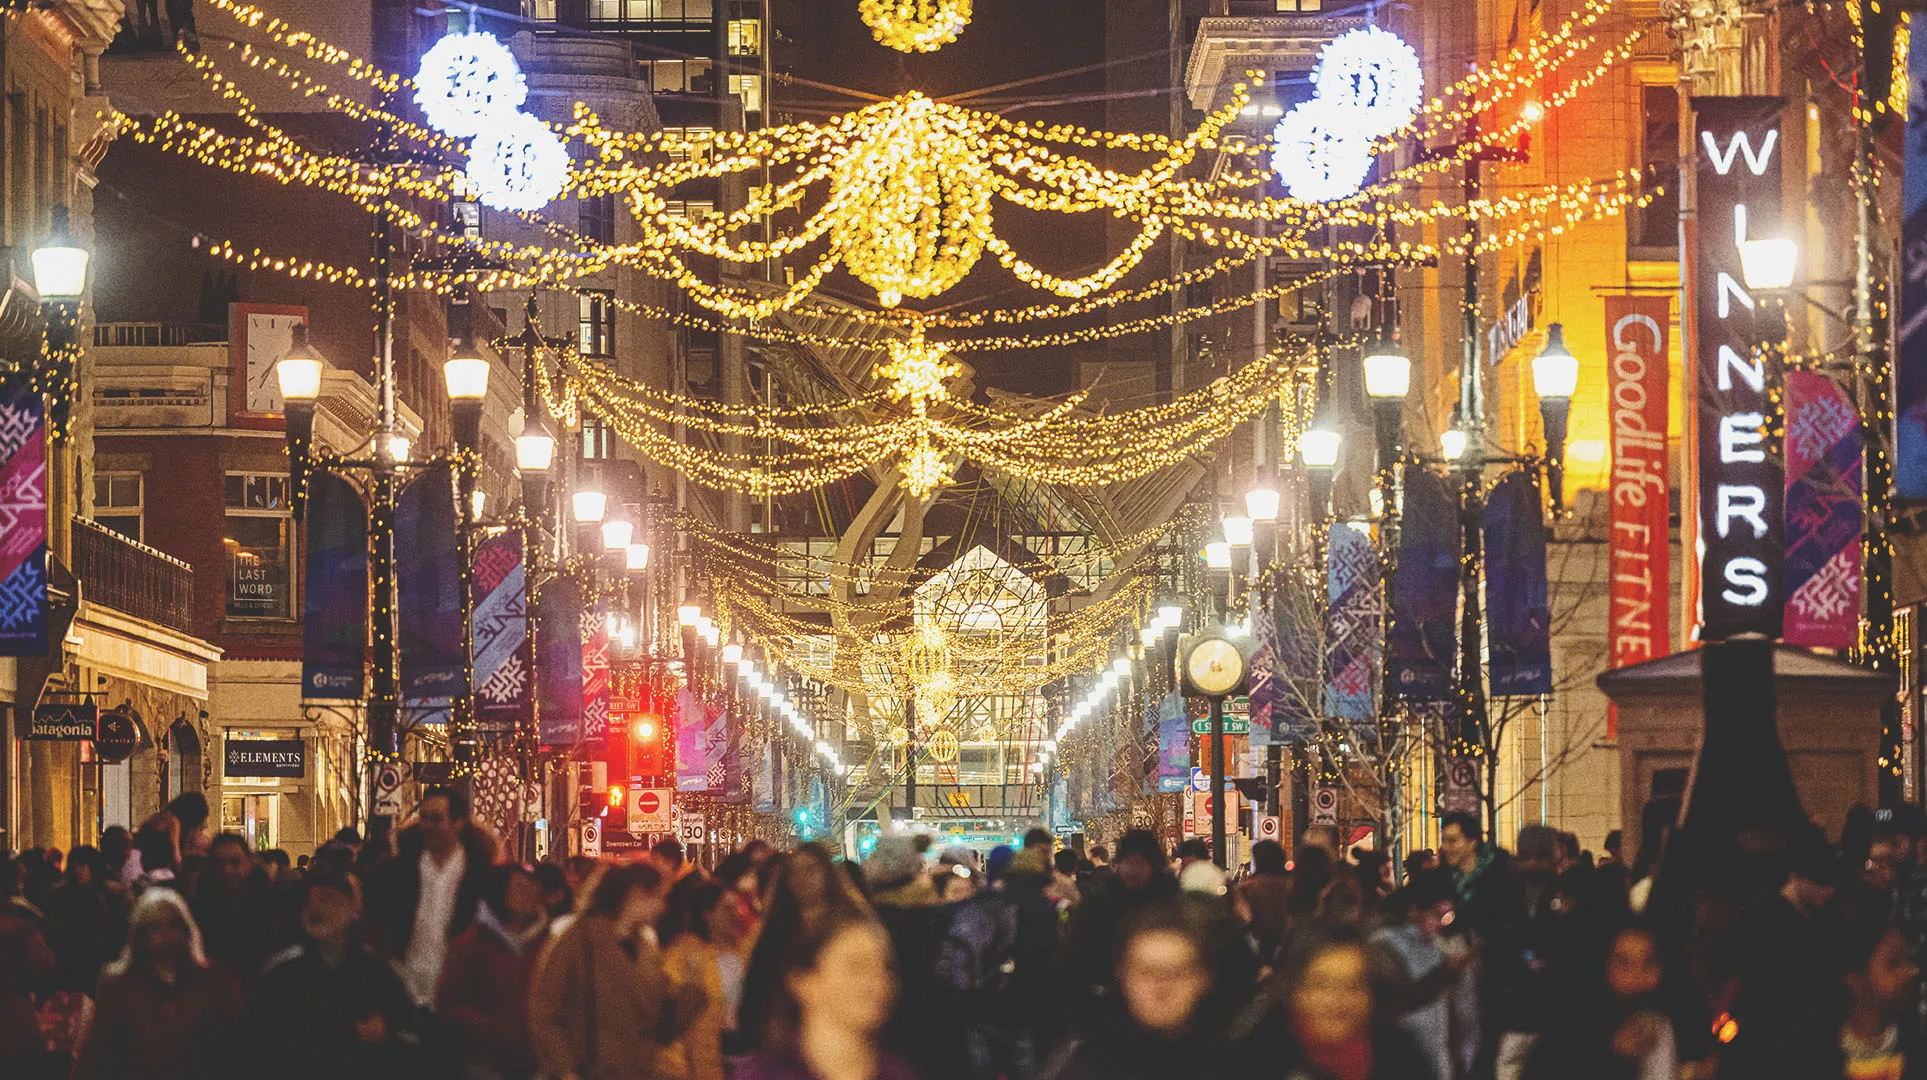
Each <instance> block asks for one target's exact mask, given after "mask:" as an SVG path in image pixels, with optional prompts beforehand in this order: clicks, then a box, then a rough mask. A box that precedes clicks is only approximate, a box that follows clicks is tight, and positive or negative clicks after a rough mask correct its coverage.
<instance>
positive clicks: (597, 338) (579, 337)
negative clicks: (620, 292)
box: [576, 289, 616, 358]
mask: <svg viewBox="0 0 1927 1080" xmlns="http://www.w3.org/2000/svg"><path fill="white" fill-rule="evenodd" d="M578 299H579V300H580V301H581V303H582V308H581V319H580V321H579V322H578V324H577V328H576V349H577V350H578V351H579V352H581V353H582V355H584V356H595V357H602V358H607V357H611V356H614V355H615V354H616V301H615V293H614V292H611V291H608V290H596V289H592V290H588V291H585V292H583V293H582V295H581V296H580V297H578Z"/></svg>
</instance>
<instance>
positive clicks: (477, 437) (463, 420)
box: [442, 344, 489, 451]
mask: <svg viewBox="0 0 1927 1080" xmlns="http://www.w3.org/2000/svg"><path fill="white" fill-rule="evenodd" d="M488 372H489V362H488V361H487V360H484V359H482V358H481V357H480V356H479V355H477V354H476V352H475V347H474V345H472V344H465V345H463V346H462V347H461V349H460V351H458V352H456V354H455V355H454V356H451V357H449V358H448V360H447V362H445V363H443V364H442V381H443V382H444V383H446V384H447V386H448V406H449V411H450V412H451V413H453V414H454V417H455V445H456V446H458V447H460V448H461V449H462V450H465V451H466V450H473V449H475V445H476V444H477V443H479V442H480V441H481V437H482V401H483V399H485V398H487V397H488Z"/></svg>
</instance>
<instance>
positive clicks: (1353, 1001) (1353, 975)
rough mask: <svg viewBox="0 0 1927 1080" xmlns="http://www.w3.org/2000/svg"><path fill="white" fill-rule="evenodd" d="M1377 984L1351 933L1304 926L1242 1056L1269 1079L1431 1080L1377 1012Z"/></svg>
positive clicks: (1407, 1043) (1421, 1059)
mask: <svg viewBox="0 0 1927 1080" xmlns="http://www.w3.org/2000/svg"><path fill="white" fill-rule="evenodd" d="M1380 984H1381V982H1380V978H1379V975H1378V972H1377V971H1375V970H1374V967H1373V959H1372V954H1371V952H1370V950H1368V949H1367V948H1366V944H1365V938H1364V936H1363V935H1362V934H1361V933H1360V931H1359V930H1358V929H1357V928H1356V927H1353V926H1345V925H1332V924H1326V923H1303V924H1301V925H1300V926H1298V927H1297V928H1296V929H1295V930H1294V931H1293V933H1292V936H1291V939H1290V941H1289V942H1287V944H1286V949H1285V953H1284V964H1283V967H1282V968H1281V969H1280V971H1279V973H1278V976H1277V977H1276V978H1275V979H1274V980H1273V981H1272V984H1271V986H1270V987H1269V988H1268V990H1267V991H1266V993H1265V994H1264V995H1263V996H1261V997H1260V999H1259V1005H1258V1008H1257V1012H1258V1019H1257V1022H1256V1024H1255V1025H1253V1026H1252V1027H1251V1029H1250V1030H1251V1034H1250V1036H1249V1037H1248V1038H1246V1039H1245V1040H1244V1043H1245V1046H1244V1049H1245V1051H1246V1052H1247V1053H1249V1054H1251V1055H1253V1056H1252V1057H1251V1061H1252V1062H1254V1063H1259V1062H1262V1063H1264V1067H1265V1069H1266V1070H1267V1071H1268V1073H1269V1074H1270V1075H1281V1076H1292V1077H1300V1078H1302V1080H1433V1067H1432V1063H1431V1062H1430V1061H1429V1060H1427V1059H1426V1058H1425V1056H1424V1055H1423V1054H1422V1053H1420V1052H1419V1048H1418V1045H1417V1044H1416V1043H1415V1042H1413V1041H1412V1037H1411V1036H1410V1035H1408V1034H1407V1033H1406V1032H1405V1031H1404V1030H1403V1029H1401V1028H1400V1027H1398V1025H1397V1017H1395V1016H1393V1015H1391V1010H1389V1009H1386V1008H1383V1007H1382V1001H1383V994H1381V992H1380V990H1379V986H1380ZM1241 1027H1242V1025H1241ZM1240 1033H1241V1034H1242V1031H1241V1032H1240ZM1281 1065H1282V1068H1280V1067H1279V1066H1281Z"/></svg>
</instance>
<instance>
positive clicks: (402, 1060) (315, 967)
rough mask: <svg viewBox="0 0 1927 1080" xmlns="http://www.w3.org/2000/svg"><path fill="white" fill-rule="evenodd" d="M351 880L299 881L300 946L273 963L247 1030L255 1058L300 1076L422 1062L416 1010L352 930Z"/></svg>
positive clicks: (358, 1077) (394, 1068) (325, 1076)
mask: <svg viewBox="0 0 1927 1080" xmlns="http://www.w3.org/2000/svg"><path fill="white" fill-rule="evenodd" d="M356 903H357V901H356V892H355V887H354V883H353V882H352V881H351V880H349V879H346V878H340V877H332V878H331V877H319V876H310V877H309V878H308V879H307V880H306V881H305V882H304V883H303V895H302V901H301V916H300V923H301V940H300V941H299V942H298V943H297V944H295V945H293V946H291V947H290V948H288V949H286V950H285V951H283V952H281V953H280V954H278V955H277V956H275V957H274V958H272V959H270V960H269V961H268V964H267V967H266V969H265V970H264V971H263V972H262V973H261V978H260V981H259V982H258V984H257V985H256V988H255V991H254V994H253V1001H252V1006H253V1007H252V1010H251V1014H250V1019H249V1025H248V1026H249V1030H250V1033H251V1034H252V1036H253V1037H254V1039H255V1040H256V1052H255V1055H254V1060H256V1061H272V1062H275V1063H276V1067H277V1069H279V1070H281V1074H282V1075H283V1076H289V1077H293V1078H296V1080H331V1078H335V1077H344V1076H346V1077H354V1078H355V1080H378V1078H387V1077H398V1076H402V1075H405V1074H406V1073H407V1072H408V1071H409V1070H410V1069H412V1068H414V1067H415V1066H416V1065H417V1064H418V1063H419V1062H418V1057H417V1047H418V1046H419V1045H420V1042H419V1031H418V1030H417V1024H416V1017H417V1013H416V1008H415V1005H414V1002H413V1000H411V999H410V997H409V995H408V989H407V987H405V986H404V985H402V981H401V978H400V977H399V976H397V975H396V974H395V970H394V968H393V967H392V966H390V965H389V963H388V961H387V960H385V959H383V958H382V957H381V956H379V955H377V954H376V953H375V951H374V950H372V949H370V948H369V947H367V946H366V945H364V944H362V943H361V941H360V940H359V938H358V936H357V935H356V934H355V932H354V919H355V912H356Z"/></svg>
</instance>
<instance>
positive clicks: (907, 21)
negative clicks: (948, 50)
mask: <svg viewBox="0 0 1927 1080" xmlns="http://www.w3.org/2000/svg"><path fill="white" fill-rule="evenodd" d="M856 10H857V14H859V15H861V16H863V25H865V26H867V27H869V28H870V33H871V35H873V36H874V37H875V38H876V39H877V44H879V45H888V46H889V47H891V48H892V49H896V50H897V51H898V52H936V51H937V50H938V49H941V48H943V47H944V46H945V45H948V44H950V43H951V42H953V41H955V40H957V37H958V35H960V34H962V33H963V32H964V27H966V26H969V25H970V0H861V2H860V3H858V4H857V6H856Z"/></svg>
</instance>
